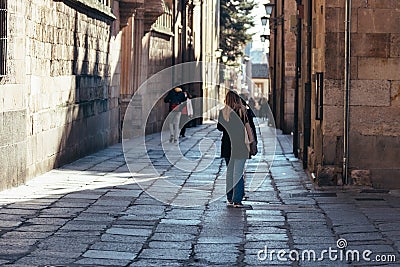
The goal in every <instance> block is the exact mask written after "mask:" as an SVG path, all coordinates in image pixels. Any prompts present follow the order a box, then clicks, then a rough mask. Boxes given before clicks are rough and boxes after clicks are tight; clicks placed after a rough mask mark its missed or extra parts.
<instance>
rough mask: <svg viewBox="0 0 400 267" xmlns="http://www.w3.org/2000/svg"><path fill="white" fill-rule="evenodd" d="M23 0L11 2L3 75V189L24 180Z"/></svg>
mask: <svg viewBox="0 0 400 267" xmlns="http://www.w3.org/2000/svg"><path fill="white" fill-rule="evenodd" d="M22 2H23V1H8V7H7V9H8V10H7V14H8V21H7V22H8V23H7V26H8V31H7V33H8V36H7V37H8V42H7V73H8V75H7V76H6V77H2V78H0V190H1V189H3V188H7V187H10V186H17V185H20V184H23V183H24V182H25V177H26V161H27V157H26V151H27V140H26V135H27V131H28V129H29V128H28V127H27V123H26V122H27V110H26V104H27V100H26V85H25V76H24V74H25V73H24V72H22V73H21V72H20V70H23V71H24V70H25V68H26V64H25V38H24V32H25V28H24V25H23V24H22V23H21V21H23V19H24V14H25V6H24V5H23V3H22Z"/></svg>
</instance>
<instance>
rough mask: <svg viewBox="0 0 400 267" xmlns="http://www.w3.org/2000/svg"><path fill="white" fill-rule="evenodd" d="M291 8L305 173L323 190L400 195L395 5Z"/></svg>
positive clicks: (314, 1)
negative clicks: (359, 188) (350, 188)
mask: <svg viewBox="0 0 400 267" xmlns="http://www.w3.org/2000/svg"><path fill="white" fill-rule="evenodd" d="M296 2H297V10H298V11H297V12H298V33H299V34H298V35H297V40H298V42H299V43H298V44H299V45H298V46H297V49H296V51H297V54H298V61H297V62H296V67H298V69H297V70H298V72H297V73H296V78H297V84H298V86H297V88H296V90H298V94H299V95H298V108H297V109H296V110H297V113H298V116H299V118H298V125H297V126H298V131H296V132H295V137H296V139H297V140H298V143H295V149H298V152H299V153H298V156H299V157H300V158H301V159H302V160H303V163H304V167H306V168H308V169H309V171H310V173H311V174H312V175H313V177H314V178H315V180H316V181H317V182H318V183H319V184H320V185H337V184H342V183H348V184H359V185H372V186H374V187H377V188H387V189H394V188H400V161H399V160H398V156H397V155H398V154H399V150H400V118H399V116H398V114H400V105H399V97H398V96H399V88H400V87H399V84H400V82H399V79H400V76H399V75H398V74H399V73H400V63H399V62H400V59H399V57H400V53H399V47H400V38H399V36H400V35H399V34H400V24H399V19H400V2H399V1H396V0H382V1H379V0H376V1H375V0H372V1H346V0H337V1H336V0H335V1H325V0H297V1H296ZM346 4H347V6H348V7H349V8H348V9H346ZM350 4H351V6H350ZM346 10H348V11H351V12H346ZM345 21H348V22H349V25H348V26H349V27H348V28H346V27H345V23H344V22H345ZM346 29H348V30H346ZM347 37H349V38H347Z"/></svg>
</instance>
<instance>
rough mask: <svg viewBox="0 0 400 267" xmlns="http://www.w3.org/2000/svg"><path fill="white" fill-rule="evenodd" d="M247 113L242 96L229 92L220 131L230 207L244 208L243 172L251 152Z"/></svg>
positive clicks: (220, 116) (222, 112) (219, 125)
mask: <svg viewBox="0 0 400 267" xmlns="http://www.w3.org/2000/svg"><path fill="white" fill-rule="evenodd" d="M247 122H248V118H247V111H246V108H245V106H244V105H243V104H242V101H241V98H240V96H239V95H238V94H237V93H235V92H234V91H229V92H228V93H227V94H226V98H225V107H224V108H223V109H222V110H220V112H219V117H218V125H217V128H218V130H220V131H222V132H223V134H222V142H221V157H222V158H225V162H226V165H227V170H226V197H227V201H228V206H233V207H235V208H241V207H243V204H242V200H243V195H244V179H243V170H244V165H245V163H246V159H247V158H248V157H249V151H248V149H247V146H246V143H245V134H246V131H245V126H244V125H245V123H247Z"/></svg>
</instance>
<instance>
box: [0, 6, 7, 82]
mask: <svg viewBox="0 0 400 267" xmlns="http://www.w3.org/2000/svg"><path fill="white" fill-rule="evenodd" d="M6 74H7V0H0V77H3V76H6Z"/></svg>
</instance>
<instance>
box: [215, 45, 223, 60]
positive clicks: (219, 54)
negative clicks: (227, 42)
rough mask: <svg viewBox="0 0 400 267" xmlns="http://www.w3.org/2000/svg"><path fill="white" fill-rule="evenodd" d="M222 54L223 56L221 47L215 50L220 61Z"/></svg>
mask: <svg viewBox="0 0 400 267" xmlns="http://www.w3.org/2000/svg"><path fill="white" fill-rule="evenodd" d="M221 56H222V49H221V48H219V49H217V50H215V58H216V59H217V61H218V59H220V58H221Z"/></svg>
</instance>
